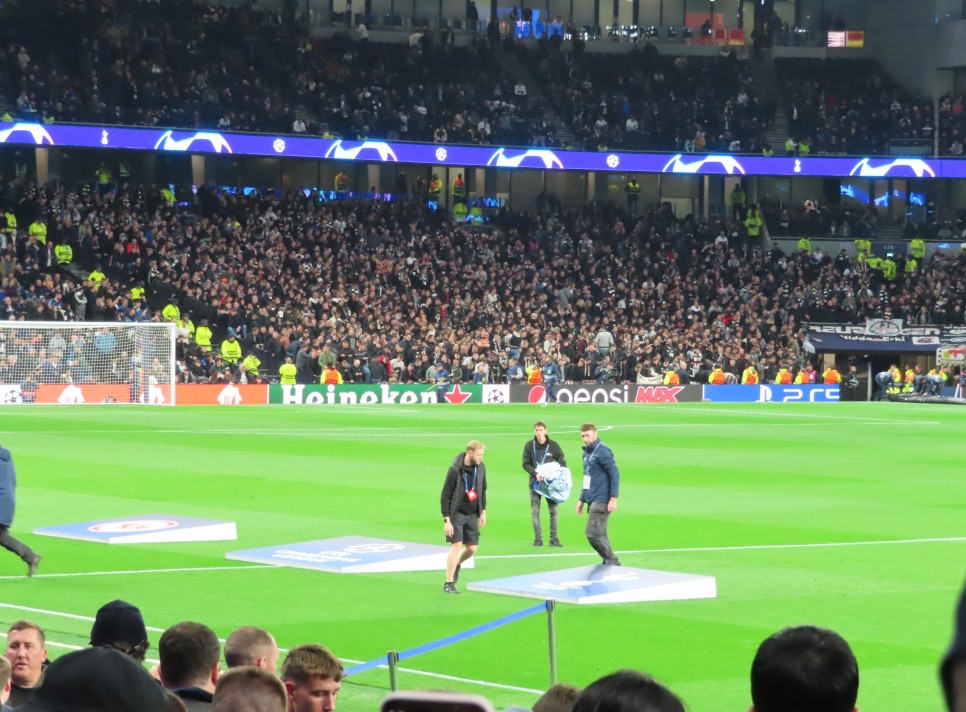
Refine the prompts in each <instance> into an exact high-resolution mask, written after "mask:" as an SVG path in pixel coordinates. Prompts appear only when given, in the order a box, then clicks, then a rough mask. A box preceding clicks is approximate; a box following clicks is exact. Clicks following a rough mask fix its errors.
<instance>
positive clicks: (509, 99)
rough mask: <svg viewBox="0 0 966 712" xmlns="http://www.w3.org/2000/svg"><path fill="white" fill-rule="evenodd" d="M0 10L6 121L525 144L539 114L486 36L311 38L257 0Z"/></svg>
mask: <svg viewBox="0 0 966 712" xmlns="http://www.w3.org/2000/svg"><path fill="white" fill-rule="evenodd" d="M3 10H4V13H5V16H4V22H3V23H2V24H0V27H2V29H0V36H3V39H2V41H0V87H3V88H5V94H6V97H7V100H8V107H7V110H8V113H9V114H10V118H13V117H16V118H18V119H23V120H27V121H41V120H43V121H59V122H64V121H67V122H93V123H108V124H129V125H144V126H163V127H174V128H205V129H218V130H225V131H228V130H235V131H269V132H273V133H274V132H285V133H314V134H318V135H333V136H335V135H338V136H345V137H351V138H354V139H355V138H359V139H362V138H368V137H379V138H387V137H392V138H399V139H403V140H405V139H410V140H419V141H436V142H438V143H456V142H459V143H490V142H501V143H508V144H514V145H520V144H524V145H526V144H528V143H530V142H531V141H532V140H533V138H534V136H533V133H534V131H533V129H534V127H533V125H532V124H533V121H534V120H535V119H539V118H540V115H542V112H539V113H540V115H537V116H534V112H533V111H531V109H530V107H529V106H528V104H527V102H526V101H525V98H526V97H525V96H524V97H522V98H521V97H520V96H519V95H517V94H515V92H514V89H515V82H514V79H513V78H512V77H509V76H506V75H505V72H503V71H502V70H501V69H500V67H499V65H498V64H497V62H496V61H495V60H494V59H493V56H492V53H491V51H490V49H489V45H488V44H487V42H486V41H485V40H482V39H479V38H477V39H475V40H474V42H473V43H472V45H471V46H469V47H457V46H455V45H454V43H453V42H452V35H451V34H450V35H447V37H446V39H448V40H449V41H439V42H437V41H434V36H433V34H432V33H431V32H429V30H425V31H421V32H418V33H416V34H415V35H414V39H413V40H412V41H411V42H409V43H408V44H390V43H384V44H376V43H370V42H368V41H366V42H360V41H358V38H357V37H351V36H350V35H349V34H346V33H337V34H336V35H335V36H333V37H330V38H328V39H319V38H313V39H310V38H309V36H308V31H307V28H306V27H305V26H304V25H300V24H298V23H297V22H295V21H294V20H295V18H294V16H291V17H288V16H286V15H284V14H279V13H278V12H275V11H271V10H266V9H262V8H261V7H260V6H258V4H257V3H254V2H250V3H245V4H242V5H240V6H235V5H231V6H223V5H221V4H213V3H208V2H188V1H186V0H175V1H173V2H165V3H156V2H145V1H143V0H122V1H121V2H113V1H111V2H107V1H106V0H55V1H54V2H52V3H47V4H38V3H30V2H14V3H10V4H9V5H5V6H4V8H3ZM51 15H53V17H54V19H53V20H52V19H51ZM174 18H177V21H172V20H173V19H174Z"/></svg>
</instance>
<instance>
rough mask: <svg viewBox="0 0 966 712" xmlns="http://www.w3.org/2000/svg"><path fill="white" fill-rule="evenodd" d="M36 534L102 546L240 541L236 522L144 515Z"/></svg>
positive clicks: (65, 527)
mask: <svg viewBox="0 0 966 712" xmlns="http://www.w3.org/2000/svg"><path fill="white" fill-rule="evenodd" d="M34 534H40V535H41V536H54V537H59V538H61V539H80V540H81V541H94V542H98V543H100V544H164V543H168V542H187V541H229V540H234V539H237V538H238V532H237V530H236V528H235V522H225V521H220V520H217V519H198V518H196V517H179V516H178V515H176V514H141V515H136V516H133V517H124V518H123V519H101V520H99V521H94V522H81V523H79V524H62V525H59V526H53V527H38V528H37V529H34Z"/></svg>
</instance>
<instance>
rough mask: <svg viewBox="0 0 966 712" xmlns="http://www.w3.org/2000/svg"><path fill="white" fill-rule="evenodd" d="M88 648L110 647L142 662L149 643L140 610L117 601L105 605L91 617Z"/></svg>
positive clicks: (124, 602)
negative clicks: (91, 646) (92, 623)
mask: <svg viewBox="0 0 966 712" xmlns="http://www.w3.org/2000/svg"><path fill="white" fill-rule="evenodd" d="M91 645H93V646H95V647H99V646H107V647H109V648H114V649H115V650H119V651H121V652H122V653H124V654H125V655H129V656H130V657H132V658H134V659H135V660H136V661H138V662H139V663H143V662H144V656H145V653H147V650H148V646H149V643H148V631H147V629H146V628H145V626H144V618H143V617H142V616H141V611H140V609H138V607H137V606H134V605H132V604H130V603H127V602H126V601H121V600H114V601H111V602H110V603H105V604H104V605H103V606H101V607H100V608H99V609H98V611H97V616H96V617H95V618H94V625H93V627H91Z"/></svg>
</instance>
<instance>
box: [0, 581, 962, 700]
mask: <svg viewBox="0 0 966 712" xmlns="http://www.w3.org/2000/svg"><path fill="white" fill-rule="evenodd" d="M6 638H7V642H6V646H5V655H4V656H3V657H2V658H0V704H2V705H4V707H5V709H9V708H13V709H17V708H21V709H23V710H24V712H41V711H43V710H67V709H70V710H75V711H76V712H88V711H90V712H94V711H95V710H96V712H177V711H181V710H212V711H213V712H319V711H320V710H324V711H325V712H335V710H336V709H337V703H338V699H339V693H340V690H341V689H342V687H343V680H344V678H345V677H346V670H345V668H344V667H343V665H342V662H341V661H340V660H339V659H338V658H337V657H336V656H335V655H333V654H332V653H331V652H330V651H329V650H328V649H327V648H325V647H324V646H322V645H319V644H317V643H307V644H302V645H297V646H294V647H292V648H291V649H289V650H288V651H287V653H286V655H285V658H284V660H283V661H282V664H281V670H279V665H278V661H279V659H280V658H281V655H280V650H279V646H278V643H277V642H276V640H275V638H274V636H272V634H271V633H270V632H268V631H266V630H264V629H262V628H257V627H255V626H242V627H240V628H237V629H236V630H234V631H233V632H232V633H231V634H230V635H229V636H228V637H227V638H226V640H225V643H224V650H223V651H222V646H221V644H220V643H219V639H218V637H217V635H216V634H215V632H214V631H213V630H212V629H211V628H209V627H208V626H207V625H205V624H203V623H199V622H195V621H183V622H181V623H177V624H175V625H172V626H170V627H169V628H167V629H166V630H165V631H164V632H163V633H162V635H161V638H160V640H159V644H158V655H159V658H160V661H159V663H158V664H156V665H155V666H154V667H153V668H152V669H151V670H150V672H148V671H147V670H145V668H144V667H143V665H144V662H145V659H146V654H147V651H148V649H149V647H150V642H149V641H148V634H147V628H146V626H145V622H144V618H143V616H142V614H141V611H140V610H139V609H138V608H137V607H136V606H134V605H132V604H130V603H127V602H125V601H122V600H114V601H110V602H109V603H106V604H105V605H104V606H102V607H101V608H100V609H99V610H98V611H97V615H96V617H95V619H94V624H93V626H92V628H91V634H90V646H91V647H88V648H81V649H79V650H75V651H73V652H69V653H67V654H65V655H62V656H60V657H59V658H58V659H57V660H55V661H54V662H53V663H51V664H48V661H47V650H46V635H45V633H44V630H43V629H42V628H41V627H40V626H39V625H37V624H36V623H34V622H32V621H29V620H19V621H15V622H14V623H13V624H11V626H10V627H9V630H8V632H7V635H6ZM222 659H224V662H225V664H226V668H227V669H222ZM940 675H941V679H942V683H943V692H944V694H945V699H946V704H947V708H948V709H949V711H950V712H958V710H961V709H962V708H963V703H964V702H966V592H964V593H963V595H962V596H961V598H960V603H959V605H958V610H957V613H956V625H955V632H954V636H953V642H952V645H951V646H950V649H949V650H948V652H947V653H946V654H945V656H944V658H943V661H942V663H941V665H940ZM750 678H751V685H750V695H749V696H750V698H751V701H752V705H751V707H750V710H751V712H787V710H791V709H795V710H823V711H824V712H854V710H855V709H857V708H856V706H855V704H856V701H857V699H858V694H859V664H858V661H857V659H856V656H855V654H854V653H853V651H852V648H851V646H850V645H849V644H848V642H847V641H846V640H845V639H844V638H843V637H842V636H841V635H839V634H838V633H836V632H835V631H832V630H829V629H827V628H821V627H818V626H814V625H798V626H791V627H787V628H783V629H782V630H779V631H777V632H776V633H774V634H772V635H770V636H768V637H767V638H765V640H764V641H762V642H761V644H760V645H759V646H758V648H757V650H756V651H755V654H754V656H753V659H752V662H751V676H750ZM393 697H396V698H397V699H399V700H406V701H407V702H405V703H398V704H399V706H400V707H401V708H403V709H417V708H418V709H423V707H422V706H421V704H423V705H426V708H428V709H436V708H438V707H439V706H442V705H447V706H449V707H453V708H457V707H458V708H460V709H480V710H481V712H482V709H484V708H483V707H479V706H478V704H479V703H478V701H477V702H474V701H473V700H472V698H471V697H469V696H465V695H461V694H459V693H441V692H438V691H437V692H431V693H426V694H423V693H420V692H409V693H402V695H401V696H398V697H397V696H395V695H394V696H393ZM388 699H389V698H387V700H388ZM460 703H463V706H459V705H460ZM6 705H9V707H7V706H6ZM391 708H393V709H395V708H396V706H391ZM531 710H532V712H599V710H610V711H611V712H641V711H642V710H646V711H648V712H684V710H685V705H684V701H683V700H682V699H681V698H680V697H679V696H678V695H677V694H675V693H674V692H673V691H672V690H670V689H669V688H668V687H666V686H665V685H662V684H661V683H660V682H658V681H657V680H655V679H654V678H652V677H650V676H649V675H645V674H642V673H640V672H637V671H635V670H629V669H625V670H619V671H617V672H614V673H611V674H609V675H605V676H603V677H601V678H599V679H597V680H595V681H593V682H591V683H590V684H588V686H587V687H586V688H584V689H583V690H580V689H579V688H577V687H574V686H573V685H569V684H566V683H558V684H554V685H552V686H551V687H550V688H549V689H548V690H547V691H546V692H545V693H544V694H543V695H542V696H541V697H540V698H539V699H538V700H537V701H536V702H535V703H534V704H533V706H532V707H530V708H523V707H509V708H507V710H506V712H531Z"/></svg>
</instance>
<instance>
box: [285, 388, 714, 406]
mask: <svg viewBox="0 0 966 712" xmlns="http://www.w3.org/2000/svg"><path fill="white" fill-rule="evenodd" d="M556 392H557V399H558V400H559V401H560V402H561V403H641V404H644V403H682V402H692V403H694V402H699V401H701V400H702V387H701V386H700V385H692V386H641V385H636V384H630V383H628V384H620V385H598V384H592V383H588V384H579V385H561V386H557V388H556ZM440 395H441V396H442V399H440V398H439V396H440ZM545 399H546V391H545V389H544V387H543V386H541V385H519V386H512V387H511V386H507V385H503V384H497V383H485V384H481V385H467V384H458V385H453V386H449V387H448V388H447V389H446V390H445V391H443V392H442V393H441V394H438V393H437V389H436V388H435V387H434V386H431V385H430V386H427V385H426V384H416V385H410V384H407V385H396V384H392V385H390V384H385V383H382V384H378V383H373V384H365V385H358V384H353V385H342V386H336V385H320V384H312V385H295V386H280V385H270V386H268V402H269V403H272V404H277V405H323V406H324V405H417V404H418V405H436V404H438V405H441V406H450V405H473V404H488V405H496V404H500V403H521V404H524V403H529V404H540V403H543V402H544V401H545Z"/></svg>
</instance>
